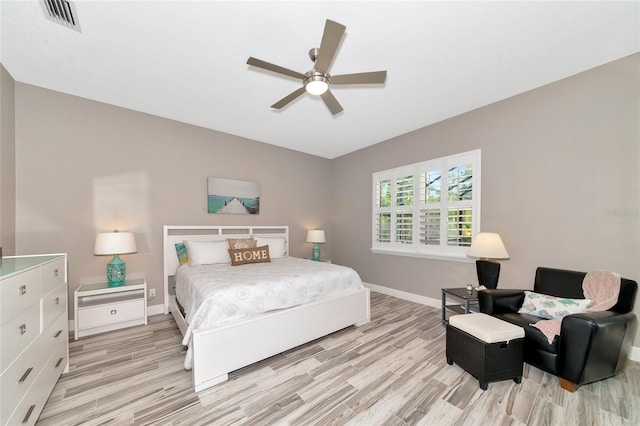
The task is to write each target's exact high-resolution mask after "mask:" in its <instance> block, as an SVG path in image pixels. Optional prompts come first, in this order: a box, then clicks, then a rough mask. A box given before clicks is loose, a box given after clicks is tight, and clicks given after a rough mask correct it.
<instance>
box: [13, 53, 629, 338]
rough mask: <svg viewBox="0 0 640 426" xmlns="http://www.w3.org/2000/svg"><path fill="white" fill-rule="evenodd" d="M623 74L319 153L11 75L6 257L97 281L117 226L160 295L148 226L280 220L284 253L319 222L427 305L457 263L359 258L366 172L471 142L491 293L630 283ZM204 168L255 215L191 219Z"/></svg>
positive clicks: (333, 240) (155, 232)
mask: <svg viewBox="0 0 640 426" xmlns="http://www.w3.org/2000/svg"><path fill="white" fill-rule="evenodd" d="M639 77H640V55H634V56H632V57H628V58H625V59H622V60H619V61H616V62H613V63H611V64H607V65H605V66H602V67H599V68H596V69H593V70H591V71H588V72H585V73H582V74H580V75H577V76H573V77H570V78H568V79H565V80H563V81H560V82H557V83H554V84H550V85H548V86H545V87H542V88H540V89H537V90H533V91H531V92H527V93H524V94H522V95H519V96H516V97H513V98H510V99H507V100H505V101H502V102H499V103H496V104H493V105H490V106H487V107H485V108H481V109H478V110H475V111H472V112H469V113H467V114H463V115H461V116H458V117H455V118H452V119H449V120H446V121H443V122H441V123H438V124H435V125H432V126H429V127H426V128H423V129H419V130H416V131H414V132H412V133H409V134H406V135H402V136H399V137H397V138H393V139H391V140H388V141H386V142H383V143H380V144H378V145H375V146H373V147H369V148H367V149H363V150H360V151H357V152H354V153H352V154H349V155H346V156H343V157H340V158H338V159H335V160H331V161H330V160H326V159H322V158H318V157H314V156H310V155H306V154H301V153H298V152H294V151H290V150H285V149H281V148H277V147H274V146H270V145H265V144H261V143H257V142H254V141H251V140H246V139H242V138H239V137H235V136H231V135H226V134H222V133H219V132H215V131H211V130H206V129H202V128H198V127H194V126H189V125H186V124H182V123H178V122H174V121H170V120H166V119H162V118H158V117H154V116H150V115H146V114H142V113H138V112H134V111H129V110H125V109H121V108H117V107H113V106H108V105H104V104H100V103H96V102H92V101H88V100H85V99H81V98H77V97H73V96H68V95H64V94H60V93H56V92H52V91H48V90H44V89H41V88H36V87H33V86H29V85H25V84H21V83H16V84H15V115H16V128H15V140H16V157H17V159H16V164H17V170H16V179H17V188H18V190H17V198H16V211H17V219H16V241H17V243H16V251H17V252H18V254H26V253H42V252H68V253H69V255H70V256H69V267H70V269H69V273H70V276H69V280H70V291H73V289H75V288H76V287H77V285H78V283H79V282H80V281H81V280H83V279H86V277H94V276H102V275H103V270H104V265H105V264H106V262H107V259H106V258H104V257H96V256H93V254H92V253H93V243H94V238H95V234H96V233H97V232H101V231H105V230H109V229H110V228H112V227H116V226H117V227H118V228H120V229H125V230H132V231H134V232H136V234H137V240H138V246H139V252H138V253H137V254H133V255H127V256H125V261H126V262H127V265H128V270H129V271H130V272H133V273H144V274H146V276H147V277H148V279H149V281H150V285H151V286H152V287H155V288H156V289H157V290H158V292H159V293H161V269H162V241H161V232H162V225H164V224H224V225H234V224H246V223H255V224H289V225H290V226H291V236H292V253H293V254H294V255H299V256H304V255H308V252H309V250H310V245H309V244H305V243H304V237H305V235H304V234H305V229H306V228H314V227H323V228H324V229H326V230H327V238H328V243H327V244H325V245H324V246H323V255H326V256H327V257H331V258H332V259H333V260H334V261H335V262H336V263H341V264H346V265H350V266H352V267H354V268H355V269H356V270H357V271H358V272H359V273H360V274H361V275H362V278H363V279H364V280H365V281H366V282H370V283H373V284H378V285H382V286H387V287H390V288H394V289H398V290H402V291H406V292H410V293H414V294H417V295H423V296H426V297H430V298H434V299H438V298H439V297H440V289H441V288H442V287H445V286H446V287H450V286H459V285H461V284H462V283H464V282H465V281H474V280H475V270H474V265H473V263H471V262H468V263H463V262H446V261H437V260H427V259H417V258H409V257H399V256H389V255H374V254H372V253H371V252H370V251H369V248H370V246H371V173H373V172H374V171H378V170H384V169H388V168H391V167H394V166H399V165H403V164H408V163H413V162H416V161H419V160H426V159H430V158H435V157H440V156H443V155H449V154H452V153H457V152H462V151H466V150H470V149H475V148H481V149H482V179H483V186H482V195H483V199H482V203H483V208H482V229H483V230H485V231H495V232H499V233H500V234H501V235H502V237H503V240H504V242H505V244H506V246H507V249H508V250H509V253H510V254H511V259H510V260H506V261H503V262H502V274H501V280H500V284H499V286H500V287H503V288H506V287H518V288H530V287H531V284H532V277H533V273H534V270H535V268H536V266H538V265H545V266H554V267H561V268H569V269H578V270H593V269H607V270H614V271H618V272H620V273H622V274H623V275H624V276H626V277H630V278H634V279H638V278H640V266H639V262H638V259H640V238H639V237H640V224H639V221H640V202H639V196H640V195H639V194H640V173H639V171H638V166H639V165H640V157H639V156H640V153H639V145H640V143H639V142H640V136H639V135H640V130H639V128H638V126H639V125H638V123H639V118H640V106H639V105H638V102H639V99H640V93H639V92H640V83H639V82H640V78H639ZM4 96H5V95H3V99H4ZM434 102H437V100H434ZM248 125H249V123H248ZM207 176H220V177H227V178H232V179H243V180H255V181H257V182H259V183H260V184H261V187H262V194H261V200H262V203H261V213H260V215H258V216H254V217H250V218H247V217H241V216H226V215H209V214H207V213H206V212H205V194H206V177H207ZM330 190H331V192H330ZM161 302H162V300H160V297H158V299H157V300H154V301H152V302H151V304H159V303H161ZM639 305H640V304H639ZM638 308H639V306H636V310H638ZM636 346H638V339H636Z"/></svg>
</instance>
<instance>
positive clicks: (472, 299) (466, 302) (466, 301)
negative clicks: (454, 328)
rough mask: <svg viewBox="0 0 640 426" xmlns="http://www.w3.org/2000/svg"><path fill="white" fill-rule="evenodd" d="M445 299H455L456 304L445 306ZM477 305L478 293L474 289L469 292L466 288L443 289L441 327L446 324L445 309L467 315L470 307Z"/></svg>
mask: <svg viewBox="0 0 640 426" xmlns="http://www.w3.org/2000/svg"><path fill="white" fill-rule="evenodd" d="M447 297H450V298H453V299H457V302H458V303H452V304H449V305H447ZM477 305H478V292H477V290H476V289H473V290H471V292H469V291H468V290H467V289H466V288H464V287H460V288H443V289H442V325H445V324H446V323H447V316H446V311H447V309H449V310H451V311H453V312H456V313H458V314H468V313H469V312H471V307H472V306H477Z"/></svg>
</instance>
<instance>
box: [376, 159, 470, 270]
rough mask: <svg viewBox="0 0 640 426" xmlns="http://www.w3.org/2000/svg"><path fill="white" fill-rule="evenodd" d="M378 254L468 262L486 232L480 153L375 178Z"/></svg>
mask: <svg viewBox="0 0 640 426" xmlns="http://www.w3.org/2000/svg"><path fill="white" fill-rule="evenodd" d="M373 199H374V203H373V204H374V205H373V238H372V241H373V244H372V250H373V251H374V252H376V253H387V254H398V255H407V256H420V257H435V258H445V259H461V258H465V253H466V251H467V248H468V247H469V246H470V245H471V238H472V236H473V235H474V234H475V233H477V232H479V230H480V150H475V151H470V152H465V153H462V154H457V155H452V156H448V157H443V158H437V159H435V160H429V161H424V162H421V163H416V164H411V165H408V166H403V167H398V168H396V169H392V170H385V171H382V172H377V173H374V174H373Z"/></svg>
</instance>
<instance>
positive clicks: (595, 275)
mask: <svg viewBox="0 0 640 426" xmlns="http://www.w3.org/2000/svg"><path fill="white" fill-rule="evenodd" d="M582 292H583V293H584V296H585V298H586V299H591V300H593V301H594V302H595V303H594V304H593V305H592V306H591V307H590V308H588V309H587V311H590V312H597V311H606V310H607V309H609V308H611V307H613V306H614V305H615V304H616V302H617V301H618V295H619V294H620V274H618V273H616V272H607V271H592V272H587V275H585V277H584V280H583V281H582ZM530 325H531V326H533V327H535V328H537V329H538V330H540V331H541V332H542V333H543V334H544V335H545V336H546V337H547V340H548V341H549V344H551V343H552V342H553V339H554V338H555V336H557V335H560V326H561V325H562V318H556V319H550V320H540V321H538V322H537V323H535V324H530Z"/></svg>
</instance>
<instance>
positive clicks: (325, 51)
mask: <svg viewBox="0 0 640 426" xmlns="http://www.w3.org/2000/svg"><path fill="white" fill-rule="evenodd" d="M346 29H347V27H345V26H344V25H342V24H338V23H337V22H334V21H331V20H330V19H327V22H326V23H325V25H324V34H322V42H321V43H320V49H319V52H318V58H317V60H316V71H318V72H319V73H321V74H326V73H327V71H328V70H329V67H330V66H331V62H333V57H334V56H335V54H336V50H338V45H339V44H340V40H342V36H343V35H344V32H345V30H346Z"/></svg>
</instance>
